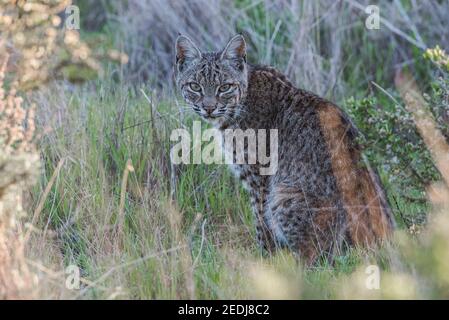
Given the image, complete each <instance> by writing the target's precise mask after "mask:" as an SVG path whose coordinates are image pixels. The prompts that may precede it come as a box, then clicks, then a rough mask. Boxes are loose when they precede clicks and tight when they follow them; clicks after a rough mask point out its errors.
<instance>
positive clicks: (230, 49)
mask: <svg viewBox="0 0 449 320" xmlns="http://www.w3.org/2000/svg"><path fill="white" fill-rule="evenodd" d="M189 50H190V51H191V53H190V54H188V55H186V54H185V52H187V51H189ZM175 77H176V82H177V85H178V88H179V89H180V90H181V92H182V95H183V97H184V99H185V100H186V102H187V103H189V104H190V105H191V106H192V108H193V110H194V111H195V112H197V113H198V114H199V115H200V116H201V117H203V118H204V119H205V120H206V121H209V122H211V123H213V124H214V125H215V126H216V127H217V128H219V129H221V130H225V129H228V128H231V129H232V128H233V129H237V128H239V129H242V130H245V129H249V128H251V129H277V130H278V137H279V149H278V151H279V155H278V157H279V158H278V170H277V172H276V173H275V174H274V175H271V176H261V175H259V166H260V165H259V164H258V163H256V164H254V165H248V164H242V165H233V166H232V168H233V172H234V173H235V174H236V176H237V177H238V178H239V179H240V180H242V181H243V183H244V185H245V187H246V188H247V190H248V192H249V194H250V196H251V203H252V207H253V211H254V216H255V222H256V230H257V239H258V242H259V244H260V245H261V247H263V248H265V249H266V250H268V251H272V250H275V249H276V248H278V247H288V248H290V249H291V250H293V251H294V252H296V253H298V254H299V255H300V256H301V257H302V258H303V259H304V261H305V262H306V263H308V264H310V263H313V262H314V261H316V259H317V258H318V257H320V256H322V255H327V256H328V257H332V256H333V255H335V254H336V253H338V252H339V250H340V249H341V248H342V247H343V246H344V245H346V244H349V245H354V246H368V247H371V246H374V245H375V244H377V243H379V242H381V241H382V240H384V239H386V238H387V237H388V236H389V235H390V234H391V232H392V230H393V228H394V220H393V217H392V214H391V211H390V208H389V206H388V203H387V199H386V196H385V193H384V191H383V188H382V185H381V183H380V181H379V178H378V176H377V174H376V172H375V171H374V170H373V169H372V168H371V167H370V166H369V164H368V163H367V162H366V161H363V158H362V153H361V149H360V146H359V145H358V144H357V143H356V137H357V134H358V132H357V129H356V128H355V126H354V125H353V124H352V123H351V121H350V119H348V117H347V115H346V114H345V113H344V112H343V111H342V110H341V109H340V108H338V107H337V106H335V105H334V104H332V103H331V102H329V101H326V100H325V99H322V98H320V97H318V96H317V95H315V94H313V93H311V92H308V91H305V90H302V89H298V88H296V87H295V86H294V85H293V84H292V83H291V82H290V81H289V80H288V79H287V78H286V77H285V76H284V75H283V74H281V73H279V72H278V71H276V70H275V69H273V68H271V67H266V66H255V65H250V64H248V63H247V62H246V45H245V41H244V39H243V37H242V36H239V35H238V36H236V37H234V38H233V39H231V41H230V43H228V45H227V46H226V47H225V49H224V50H223V51H221V52H215V53H201V51H200V50H199V49H198V48H197V47H196V46H195V45H194V44H193V43H192V42H191V40H189V39H188V38H186V37H183V36H181V37H180V39H178V41H177V62H176V65H175ZM192 82H193V83H195V85H192ZM228 83H230V84H232V88H231V89H229V88H228V86H225V88H224V89H229V91H227V92H226V94H221V91H224V90H220V87H221V86H223V85H224V84H228ZM195 89H197V90H195ZM212 96H214V97H212ZM210 101H213V103H215V109H214V110H215V111H213V112H212V113H209V112H208V110H207V108H208V106H209V104H210ZM214 112H215V113H214Z"/></svg>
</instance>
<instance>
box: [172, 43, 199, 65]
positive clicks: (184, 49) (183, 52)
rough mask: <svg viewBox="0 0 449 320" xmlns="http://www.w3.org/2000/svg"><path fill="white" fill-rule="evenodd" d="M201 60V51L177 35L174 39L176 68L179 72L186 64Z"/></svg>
mask: <svg viewBox="0 0 449 320" xmlns="http://www.w3.org/2000/svg"><path fill="white" fill-rule="evenodd" d="M199 58H201V51H200V49H198V47H197V46H196V45H195V44H194V43H193V41H192V40H190V39H189V38H188V37H186V36H183V35H179V36H178V38H177V39H176V66H177V67H178V70H179V71H181V70H182V69H183V67H184V65H185V63H186V62H188V61H191V60H195V59H199Z"/></svg>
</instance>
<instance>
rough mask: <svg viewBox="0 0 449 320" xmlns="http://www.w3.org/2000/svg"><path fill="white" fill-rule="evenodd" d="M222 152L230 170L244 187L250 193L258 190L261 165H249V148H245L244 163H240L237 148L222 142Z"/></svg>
mask: <svg viewBox="0 0 449 320" xmlns="http://www.w3.org/2000/svg"><path fill="white" fill-rule="evenodd" d="M221 146H222V150H223V153H224V159H225V163H226V164H227V165H228V167H229V169H230V170H231V172H232V173H233V175H234V176H235V177H236V178H238V179H239V180H240V181H242V184H243V186H244V187H245V189H247V190H248V191H254V190H255V189H258V188H259V186H260V183H261V179H262V177H261V176H260V175H259V165H258V164H248V163H247V162H246V161H247V160H248V156H247V155H248V148H246V147H245V148H243V155H244V159H245V160H246V161H245V162H244V163H238V161H237V159H238V158H239V157H238V156H237V152H239V150H237V149H236V148H235V146H233V147H231V146H230V145H229V144H228V145H227V144H225V143H223V141H222V144H221Z"/></svg>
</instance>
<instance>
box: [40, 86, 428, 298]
mask: <svg viewBox="0 0 449 320" xmlns="http://www.w3.org/2000/svg"><path fill="white" fill-rule="evenodd" d="M54 89H55V88H53V89H50V90H49V92H48V94H49V95H51V94H52V92H53V91H52V90H54ZM143 90H144V91H146V90H145V89H143ZM146 94H147V95H150V94H149V93H148V91H146ZM151 99H152V101H151V104H150V102H149V100H147V98H146V97H145V96H144V95H143V93H142V91H140V90H137V89H133V88H129V87H126V86H124V85H121V84H114V83H112V82H110V83H109V82H108V81H106V80H102V81H97V82H96V83H95V90H92V88H91V87H90V88H89V86H85V87H81V88H77V89H75V91H74V92H73V94H71V95H70V98H69V99H67V100H63V101H59V102H58V103H54V102H53V103H49V104H48V106H47V107H48V109H49V111H50V112H52V111H51V110H52V108H55V107H56V106H58V105H59V106H60V105H63V106H64V111H63V112H64V114H65V117H66V119H65V120H63V122H58V120H57V117H51V119H52V120H51V121H52V122H53V123H52V127H53V128H54V129H53V131H52V132H51V133H49V134H47V135H46V136H44V137H43V138H42V140H41V141H40V143H39V147H40V149H41V153H42V157H43V159H42V162H43V171H44V174H43V175H42V177H41V181H40V184H39V185H38V186H37V187H36V188H35V190H34V193H33V194H34V198H35V202H36V201H37V199H38V197H39V195H41V194H42V192H43V189H44V188H45V186H46V185H47V184H48V182H49V179H50V177H51V175H52V174H53V171H54V170H55V167H56V164H57V163H58V161H59V160H60V159H62V158H64V159H65V164H64V166H63V168H62V170H61V171H60V173H59V175H58V178H57V180H56V182H55V184H54V185H53V187H52V189H51V192H50V194H49V195H48V197H47V199H46V201H45V207H44V210H43V211H42V215H41V216H40V221H39V225H40V226H45V228H48V229H50V230H53V231H55V232H56V234H57V237H56V238H55V239H53V240H52V245H53V246H56V247H57V248H58V249H59V250H60V252H61V253H62V257H63V264H64V265H69V264H75V265H77V266H79V267H80V269H81V273H82V276H83V277H84V278H85V279H87V280H89V281H91V282H94V283H95V284H94V285H92V286H89V285H87V284H85V287H84V289H83V290H82V291H81V292H80V294H81V297H82V298H107V297H109V296H110V295H114V294H117V295H118V296H119V297H122V298H123V297H125V298H143V299H147V298H168V299H172V298H206V299H215V298H252V297H258V294H257V291H255V290H254V283H255V282H257V281H258V280H257V279H258V277H259V276H258V275H257V272H255V271H254V270H257V268H259V267H260V266H266V267H267V268H270V269H273V270H276V271H278V272H279V273H280V274H281V275H282V277H285V278H286V279H288V281H287V283H289V284H292V286H293V287H295V284H296V283H297V285H298V287H302V288H304V289H303V290H304V292H303V293H302V297H304V298H333V297H335V294H336V293H335V290H336V286H335V285H332V284H333V283H334V284H335V283H337V279H339V278H340V277H341V276H342V275H350V274H351V273H352V272H353V271H354V270H355V269H356V268H358V267H360V266H363V265H365V264H367V262H368V261H376V260H378V257H377V256H376V255H373V254H370V253H368V254H367V253H364V252H362V251H357V250H353V251H351V252H349V253H347V254H346V255H344V256H340V257H338V258H337V259H336V261H335V264H334V265H329V264H328V263H327V262H326V261H323V262H321V263H319V264H318V265H317V266H315V267H314V268H312V269H310V270H304V269H302V267H301V265H300V264H299V263H298V262H297V260H295V259H294V258H293V257H292V256H291V254H290V253H289V252H285V251H283V252H279V253H278V254H276V255H274V256H266V255H264V254H263V253H262V252H261V251H260V250H259V248H257V246H256V243H255V232H254V227H253V223H252V215H251V210H250V206H249V199H248V195H247V194H246V192H245V191H244V190H243V189H242V187H241V186H240V184H239V182H238V181H236V180H235V179H234V178H233V177H232V176H231V174H230V173H229V172H228V170H227V169H226V166H225V165H213V166H207V165H183V166H180V167H178V168H176V172H177V173H178V174H177V178H176V192H175V198H174V201H171V196H170V193H171V188H172V187H171V183H170V172H171V171H172V168H171V167H170V160H169V148H170V141H169V134H170V131H171V129H174V128H178V127H180V126H181V124H182V123H184V124H188V123H191V120H192V118H191V116H190V113H189V112H187V113H185V114H181V113H179V109H178V106H177V105H176V102H175V100H173V98H168V97H162V98H160V97H159V98H158V97H156V96H153V97H151ZM65 103H67V104H66V105H65ZM127 159H131V160H132V164H133V166H134V172H131V173H130V175H129V178H128V186H127V192H126V199H125V206H124V214H125V223H124V226H123V236H122V237H121V238H120V239H119V240H117V239H118V238H117V235H116V230H115V228H116V227H117V220H118V215H119V212H120V210H121V209H120V205H119V204H120V193H121V184H122V174H123V171H124V170H125V165H126V161H127ZM398 203H399V207H400V210H401V211H402V212H407V214H413V212H416V211H417V210H418V211H419V209H418V208H415V207H414V206H413V205H410V204H409V203H407V202H406V201H405V200H404V199H401V198H400V200H399V202H398ZM394 208H395V206H394ZM396 211H397V210H396ZM399 225H400V226H402V223H401V222H400V220H399ZM35 237H36V241H38V240H39V236H35ZM105 274H106V276H104V275H105ZM98 279H100V280H99V282H98V283H96V282H95V281H98ZM292 279H293V280H292ZM298 279H300V280H298ZM292 281H293V282H292ZM117 288H119V289H117ZM117 290H118V291H117ZM292 290H293V289H292ZM293 292H295V291H294V290H293ZM298 297H299V296H298Z"/></svg>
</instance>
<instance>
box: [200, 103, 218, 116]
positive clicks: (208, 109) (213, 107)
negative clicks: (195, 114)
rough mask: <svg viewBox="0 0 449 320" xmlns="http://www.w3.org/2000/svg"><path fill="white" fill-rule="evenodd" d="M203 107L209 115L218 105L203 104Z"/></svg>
mask: <svg viewBox="0 0 449 320" xmlns="http://www.w3.org/2000/svg"><path fill="white" fill-rule="evenodd" d="M203 109H204V111H206V113H207V114H208V115H210V114H211V113H212V112H214V110H215V109H217V105H216V104H213V105H203Z"/></svg>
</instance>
